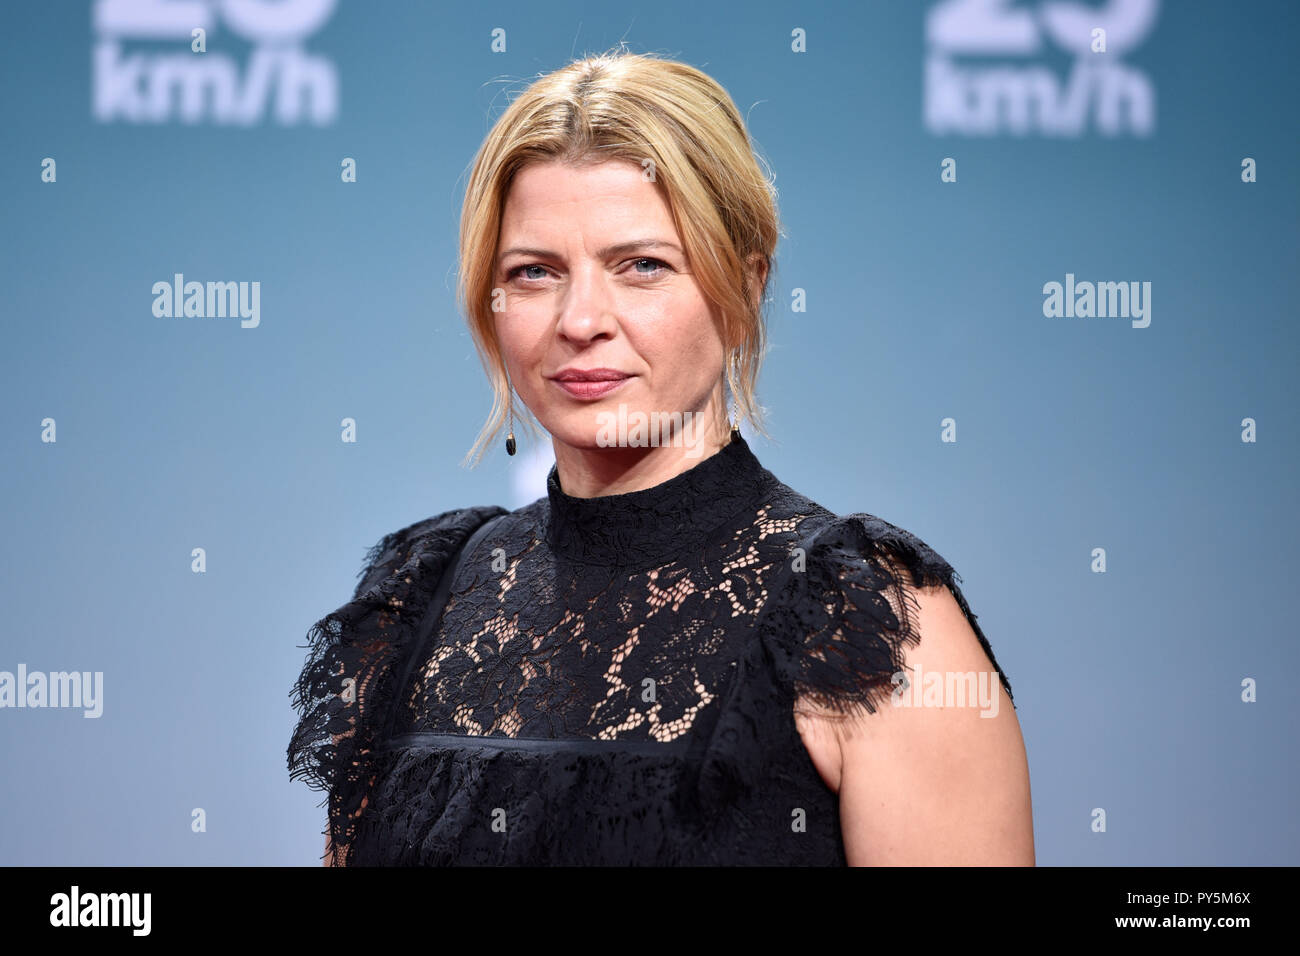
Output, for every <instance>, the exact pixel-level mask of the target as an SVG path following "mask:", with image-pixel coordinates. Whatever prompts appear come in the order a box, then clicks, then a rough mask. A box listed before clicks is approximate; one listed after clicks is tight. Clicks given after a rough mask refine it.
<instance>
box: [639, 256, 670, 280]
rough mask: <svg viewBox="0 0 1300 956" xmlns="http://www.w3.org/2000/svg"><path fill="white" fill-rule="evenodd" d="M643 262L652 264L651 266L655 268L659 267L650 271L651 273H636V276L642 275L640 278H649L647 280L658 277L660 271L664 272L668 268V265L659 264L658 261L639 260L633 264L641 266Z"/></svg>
mask: <svg viewBox="0 0 1300 956" xmlns="http://www.w3.org/2000/svg"><path fill="white" fill-rule="evenodd" d="M643 262H648V263H650V264H652V265H654V266H657V267H659V268H656V269H655V270H654V271H652V272H638V273H637V275H642V276H647V277H649V278H654V277H656V276H658V275H659V273H660V272H662V271H664V270H666V269H667V268H668V264H667V263H666V262H661V261H660V260H658V259H648V258H641V259H637V260H636V263H635V264H636V265H638V266H639V265H641V263H643Z"/></svg>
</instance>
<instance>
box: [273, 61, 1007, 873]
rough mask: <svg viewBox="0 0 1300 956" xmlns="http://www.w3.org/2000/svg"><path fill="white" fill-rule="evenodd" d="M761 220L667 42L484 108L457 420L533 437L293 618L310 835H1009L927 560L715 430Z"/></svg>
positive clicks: (884, 848)
mask: <svg viewBox="0 0 1300 956" xmlns="http://www.w3.org/2000/svg"><path fill="white" fill-rule="evenodd" d="M778 232H779V224H778V220H777V214H776V209H775V206H774V203H773V192H772V189H771V187H770V185H769V183H768V181H767V180H766V179H765V178H764V176H763V174H762V172H761V171H760V169H759V167H758V165H757V163H756V161H755V158H754V154H753V149H752V146H751V143H750V141H749V138H748V134H747V133H746V131H745V128H744V125H743V123H742V120H741V117H740V115H739V113H738V112H737V110H736V108H735V106H734V104H733V103H732V101H731V99H730V98H729V97H728V95H727V94H726V92H725V91H724V90H723V89H722V88H721V87H719V86H718V85H717V84H716V83H714V82H713V81H712V80H711V79H710V78H708V77H707V76H705V75H704V74H702V73H700V72H699V71H697V70H695V69H693V68H691V67H688V66H685V65H683V64H680V63H675V62H670V61H663V60H658V59H655V58H651V57H644V56H636V55H617V54H616V55H607V56H600V57H594V58H590V59H586V60H582V61H579V62H576V63H573V64H571V65H569V66H567V67H565V68H564V69H561V70H558V71H557V72H555V73H552V74H550V75H548V76H545V77H543V78H541V79H540V80H538V81H537V82H536V83H534V84H533V85H532V86H531V87H530V88H529V89H528V90H527V91H526V92H525V93H524V94H523V95H522V96H520V97H519V98H518V99H516V100H515V101H514V102H513V103H512V104H511V106H510V107H509V109H508V110H507V111H506V112H505V114H504V115H503V116H502V118H501V119H500V121H499V122H498V123H497V124H496V126H495V128H494V129H493V130H492V132H491V133H490V134H489V136H488V138H487V140H486V142H485V143H484V144H483V146H482V148H481V150H480V152H479V154H478V157H477V160H476V162H475V165H474V169H473V173H472V176H471V179H470V181H469V185H468V189H467V192H466V197H465V205H464V210H463V218H462V228H461V249H460V255H461V267H462V268H461V294H462V298H463V306H464V308H465V311H466V314H467V316H468V317H469V322H470V326H471V329H472V332H473V334H474V337H475V341H476V343H477V346H478V348H479V351H480V354H481V356H482V359H483V362H484V365H485V367H486V369H487V371H488V373H489V376H490V377H491V380H492V383H493V386H494V389H495V394H496V404H495V407H494V410H493V416H492V418H491V419H490V420H489V422H488V423H487V425H486V426H485V428H484V430H483V433H482V434H481V435H480V436H479V441H478V443H477V445H476V446H475V447H476V449H477V451H478V453H479V454H481V451H482V448H483V447H484V445H485V444H486V443H487V442H488V441H490V440H493V439H495V438H496V437H498V436H499V435H500V432H501V430H502V429H503V428H504V427H505V426H506V423H507V422H506V419H507V415H508V416H509V422H510V431H509V437H508V438H507V450H508V451H509V452H510V453H511V454H513V453H514V449H515V440H514V430H513V420H514V411H515V404H514V398H515V396H516V395H517V396H518V398H519V400H520V401H521V402H522V404H523V405H524V406H525V407H526V408H527V409H528V411H529V412H531V413H532V415H533V416H534V417H535V418H536V419H537V420H538V421H539V422H540V423H541V425H542V426H543V427H544V428H545V429H546V431H547V432H548V433H549V434H550V437H551V441H552V444H553V446H554V449H555V458H556V463H555V467H554V468H553V469H552V470H551V473H550V475H549V478H548V483H547V494H546V497H544V498H541V499H539V500H538V501H536V502H534V503H533V504H531V505H528V506H527V507H524V508H520V509H519V510H517V511H513V512H508V513H507V512H506V511H505V510H504V509H502V508H499V507H494V506H482V507H473V508H462V509H456V510H451V511H446V512H444V513H442V514H439V515H437V516H435V517H432V518H427V519H425V520H423V521H420V522H417V523H415V524H413V525H411V526H409V527H406V528H403V529H401V530H398V531H394V532H393V533H391V534H389V535H387V536H385V537H384V539H383V540H382V541H380V542H379V543H378V544H377V545H376V546H375V547H374V548H373V549H372V550H371V553H370V554H369V555H368V558H367V561H366V567H365V569H364V570H363V575H364V577H363V580H362V581H361V583H360V584H359V585H358V587H357V589H356V593H355V594H354V596H353V600H352V601H351V602H349V603H348V604H346V605H345V606H343V607H342V608H340V609H339V610H338V611H336V612H334V613H333V614H331V615H329V616H328V617H326V618H325V619H323V620H322V621H320V622H319V623H318V624H317V625H316V627H315V629H314V631H313V635H312V637H313V640H312V646H311V653H310V655H309V658H308V662H307V664H306V666H305V668H304V670H303V674H302V676H301V679H300V680H299V683H298V686H297V688H296V698H295V703H296V705H297V707H298V708H299V711H300V713H301V721H300V723H299V725H298V728H297V730H296V732H295V734H294V737H293V740H292V742H291V744H290V748H289V758H290V767H291V771H292V774H293V776H295V777H303V778H306V779H308V780H309V781H310V782H311V783H312V784H313V785H314V786H316V787H318V788H320V789H324V790H328V792H329V827H328V834H327V835H328V839H327V844H326V858H327V859H326V862H327V864H333V865H343V864H350V865H366V864H500V863H505V864H612V865H627V864H741V863H758V864H845V863H849V864H859V863H886V864H887V863H907V864H912V863H916V864H929V863H944V864H948V863H951V864H1032V862H1033V833H1032V824H1031V817H1030V793H1029V778H1028V770H1027V765H1026V759H1025V752H1024V745H1023V742H1022V740H1021V735H1020V729H1019V725H1018V722H1017V720H1016V715H1015V711H1014V709H1013V707H1012V706H1011V690H1010V685H1009V684H1008V683H1007V681H1006V678H1005V677H1004V676H1003V675H1002V672H1001V670H1000V668H998V666H997V663H996V661H995V660H994V657H993V653H992V650H991V649H990V647H989V644H988V641H987V640H986V639H985V637H984V634H983V633H982V632H981V630H980V628H979V625H978V624H977V623H976V618H975V615H974V614H973V613H971V611H970V609H969V607H968V606H967V604H966V601H965V599H964V598H963V596H962V594H961V591H960V590H959V588H958V586H957V584H956V583H955V581H956V580H957V578H956V575H955V573H954V571H953V569H952V568H951V567H950V566H949V565H948V564H947V563H946V562H945V561H944V560H943V559H942V558H941V557H940V556H939V555H938V554H936V553H935V552H934V551H932V550H931V549H930V548H929V547H927V546H926V545H925V544H924V543H923V542H921V541H920V540H918V539H917V538H915V537H914V536H912V535H911V534H909V533H908V532H906V531H903V530H902V529H900V528H898V527H895V526H894V525H891V524H889V523H888V522H885V521H882V520H881V519H879V518H876V517H873V516H871V515H868V514H853V515H849V516H847V517H840V516H837V515H835V514H833V513H831V512H829V511H827V510H826V509H825V508H823V507H821V506H820V505H818V504H816V503H815V502H814V501H812V500H810V499H808V498H806V497H804V496H803V495H800V494H799V493H797V492H795V491H794V490H793V489H791V488H789V487H788V486H786V485H785V484H783V483H781V482H780V481H779V480H777V479H776V478H775V477H774V476H773V475H772V473H771V472H769V471H767V470H766V469H765V468H763V467H762V465H760V464H759V462H758V460H757V459H756V457H755V456H754V454H753V452H752V451H751V450H750V448H749V446H748V444H747V443H746V442H745V440H744V439H743V438H742V437H741V435H740V432H739V428H738V419H739V418H745V419H747V420H748V421H750V422H751V424H752V425H754V426H755V427H756V428H758V427H760V422H759V420H758V411H759V409H758V406H757V404H756V402H755V398H754V384H755V380H756V377H757V373H758V369H759V364H760V361H761V358H762V355H763V347H764V326H763V317H762V302H763V296H764V291H765V289H766V286H767V282H768V278H769V269H770V266H771V262H772V257H773V253H774V250H775V246H776V242H777V237H778ZM724 385H725V386H726V391H725V392H724ZM727 393H729V394H730V395H731V398H732V401H733V402H734V404H735V408H736V418H737V421H736V422H735V423H729V418H730V417H731V416H730V415H729V413H728V409H727V397H726V396H727ZM494 519H495V520H494ZM440 588H441V591H440ZM439 615H441V616H439ZM422 626H423V632H422V630H421V627H422ZM921 674H924V675H926V677H925V680H924V685H925V686H924V688H922V686H921V682H920V681H918V683H917V685H916V686H915V687H913V686H912V685H911V683H910V681H909V678H908V676H907V675H912V676H914V677H918V676H919V675H921ZM936 674H938V675H945V676H946V677H947V678H948V679H947V681H946V686H945V684H944V683H939V684H935V683H933V682H932V680H931V678H933V677H934V675H936ZM954 676H955V677H957V678H958V680H954V679H953V678H954ZM963 678H973V679H972V680H971V681H970V682H969V683H968V684H966V685H963V684H962V683H961V679H963ZM962 686H966V687H967V688H968V689H969V690H970V691H971V696H970V698H969V699H967V700H965V701H955V700H954V699H953V696H952V694H953V691H954V689H958V690H960V689H961V688H962ZM977 687H982V688H984V690H985V691H986V694H985V695H984V696H983V697H982V698H979V701H981V702H982V703H979V702H977V700H976V699H975V695H974V689H975V688H977ZM921 690H924V694H921V693H919V691H921ZM936 690H937V692H936V693H932V692H933V691H936Z"/></svg>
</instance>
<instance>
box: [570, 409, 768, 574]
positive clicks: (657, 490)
mask: <svg viewBox="0 0 1300 956" xmlns="http://www.w3.org/2000/svg"><path fill="white" fill-rule="evenodd" d="M775 480H776V479H775V478H774V477H773V476H772V474H771V473H770V472H769V471H767V470H766V469H765V468H763V466H762V465H761V464H759V461H758V459H757V458H755V457H754V453H753V452H752V451H750V448H749V445H748V444H746V442H745V439H744V438H742V437H740V436H739V435H737V436H736V437H735V438H733V439H732V440H731V441H730V442H728V443H727V444H726V445H724V446H723V447H722V448H721V449H720V450H719V451H717V452H715V453H714V454H712V455H710V456H709V457H708V458H705V459H703V460H702V461H699V462H698V463H696V464H695V465H693V466H692V467H690V468H688V469H687V470H686V471H683V472H682V473H681V474H679V475H676V476H674V477H672V478H669V479H668V480H667V481H663V482H660V483H659V484H657V485H654V486H652V487H650V488H645V489H642V490H641V491H632V492H628V493H627V494H622V495H601V496H599V497H596V498H575V497H573V496H572V495H567V494H565V493H564V491H563V490H562V489H561V488H560V477H559V470H558V468H557V467H556V466H552V467H551V472H550V474H549V475H547V477H546V495H547V499H548V501H549V504H550V508H549V515H548V519H547V524H546V540H547V543H548V544H549V545H550V547H551V549H552V550H553V551H555V552H556V553H557V554H559V555H562V556H563V557H566V558H571V559H573V560H575V561H581V562H583V563H586V564H600V565H608V566H611V567H631V566H643V567H651V566H653V565H655V564H662V563H663V562H665V561H668V560H672V559H673V558H676V557H679V556H682V555H683V554H689V553H690V552H691V551H698V550H699V549H700V548H701V547H702V546H703V544H704V542H705V541H706V540H707V539H708V537H709V535H710V534H711V533H712V532H714V531H715V530H717V529H718V528H719V527H721V526H722V525H724V524H726V522H727V521H728V519H730V518H732V517H733V516H734V515H735V514H736V513H737V512H739V511H741V510H742V509H745V508H747V507H749V506H756V505H757V504H758V502H759V500H760V499H761V498H762V496H763V493H764V491H765V490H766V488H767V486H768V483H769V482H771V481H775Z"/></svg>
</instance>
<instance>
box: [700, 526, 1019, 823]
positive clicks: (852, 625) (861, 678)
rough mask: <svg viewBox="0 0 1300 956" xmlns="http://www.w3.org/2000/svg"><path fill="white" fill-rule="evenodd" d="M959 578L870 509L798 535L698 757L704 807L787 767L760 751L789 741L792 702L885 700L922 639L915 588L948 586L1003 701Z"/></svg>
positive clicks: (827, 708)
mask: <svg viewBox="0 0 1300 956" xmlns="http://www.w3.org/2000/svg"><path fill="white" fill-rule="evenodd" d="M959 581H960V576H959V575H958V574H957V572H956V571H954V570H953V568H952V567H951V565H949V564H948V562H947V561H945V560H944V559H943V558H942V557H940V556H939V555H938V554H937V553H935V551H934V550H933V549H931V548H930V547H929V546H928V545H926V544H925V543H924V542H923V541H921V540H920V539H919V538H917V537H916V536H915V535H913V534H911V533H910V532H907V531H905V530H903V529H902V528H899V527H896V526H895V525H892V524H890V523H889V522H887V521H884V520H882V519H880V518H877V517H875V516H874V515H869V514H852V515H847V516H844V517H838V518H835V519H833V520H831V521H830V522H829V523H828V524H826V525H824V526H823V527H822V528H821V529H820V530H818V531H817V532H816V533H814V534H812V535H810V536H806V537H805V538H803V539H802V541H801V543H800V545H799V550H797V551H793V552H792V554H791V558H790V559H789V562H788V563H787V564H786V566H785V568H784V569H783V571H782V573H781V575H780V577H779V578H778V579H776V581H775V582H774V584H773V587H772V590H771V592H770V593H769V596H768V599H767V602H768V603H767V606H766V607H765V609H764V611H763V614H762V616H761V617H760V618H759V620H758V622H757V623H756V625H755V628H756V632H757V633H756V640H755V641H754V642H753V644H752V645H751V649H750V651H749V652H748V653H747V654H746V655H745V657H744V658H743V659H742V660H741V661H740V662H739V669H738V672H737V680H736V682H735V684H734V685H733V687H732V689H731V692H730V694H729V697H728V699H727V700H726V702H725V704H724V707H723V712H722V715H721V717H720V719H719V723H718V726H717V728H716V730H715V732H714V734H713V737H712V740H711V741H710V743H709V746H708V748H707V750H706V753H705V756H704V759H703V761H702V764H701V771H700V781H699V794H700V797H701V799H702V802H703V805H704V806H705V807H706V809H707V808H712V809H713V811H714V812H720V811H721V810H722V809H724V808H725V807H726V806H727V805H728V804H729V803H730V802H731V801H732V800H734V798H735V797H736V795H737V794H738V793H740V792H741V791H743V790H745V789H748V788H752V787H755V786H759V785H761V781H762V780H763V779H764V775H769V776H770V775H771V774H773V773H776V774H780V773H783V772H787V771H785V770H783V769H782V768H780V767H774V766H773V765H772V764H771V761H770V760H769V759H768V753H769V752H770V750H771V748H772V747H774V746H778V745H779V744H780V742H781V741H791V742H793V741H794V740H795V739H796V737H797V730H796V729H795V727H794V717H793V708H794V705H795V703H796V701H798V702H799V703H800V704H801V706H802V705H803V704H804V703H805V702H807V703H810V704H812V705H813V706H814V707H816V708H817V709H818V710H819V711H821V712H822V713H823V714H826V715H830V716H835V715H844V714H847V713H849V712H851V711H854V710H856V709H858V708H865V709H866V710H867V711H868V712H869V713H875V712H876V710H877V709H878V708H879V706H880V705H881V703H882V702H885V701H887V700H888V698H889V696H890V694H891V693H893V691H894V689H895V687H896V685H895V683H894V680H893V675H894V674H895V673H897V672H899V671H902V670H904V665H905V661H904V655H905V652H906V649H907V648H908V647H909V646H911V645H916V644H919V643H920V642H921V640H922V639H923V635H921V634H920V633H919V629H918V627H917V613H918V605H917V600H916V596H915V593H914V592H915V589H917V588H923V587H930V586H934V585H943V586H945V587H947V588H948V589H949V590H951V591H952V594H953V596H954V597H955V598H956V600H957V604H958V605H959V606H960V608H961V610H962V612H963V614H965V616H966V619H967V621H968V622H969V623H970V625H971V628H972V630H973V631H974V632H975V635H976V637H977V638H978V639H979V642H980V645H981V646H982V647H983V649H984V652H985V653H986V654H987V655H988V657H989V661H990V662H991V663H992V664H993V667H994V668H995V669H996V670H997V673H998V675H999V678H1000V680H1001V683H1002V686H1003V688H1004V689H1005V690H1006V692H1007V696H1008V698H1010V697H1011V684H1010V682H1009V681H1008V679H1007V677H1006V675H1005V674H1004V673H1003V671H1002V668H1001V667H1000V666H999V665H998V663H997V659H996V658H995V657H994V655H993V649H992V648H991V647H990V645H989V642H988V639H987V638H986V637H985V635H984V632H983V630H982V629H981V628H980V626H979V623H978V621H977V620H976V616H975V614H974V613H973V612H972V611H971V609H970V607H969V605H968V604H967V603H966V598H965V597H964V596H963V594H962V592H961V588H960V586H959ZM1013 706H1014V701H1013Z"/></svg>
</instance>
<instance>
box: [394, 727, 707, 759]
mask: <svg viewBox="0 0 1300 956" xmlns="http://www.w3.org/2000/svg"><path fill="white" fill-rule="evenodd" d="M690 743H691V741H690V738H689V736H686V735H683V736H681V737H678V738H677V739H676V740H670V741H666V742H659V741H655V740H591V739H588V738H578V737H572V738H569V737H558V738H550V737H494V736H482V735H478V734H437V733H432V732H427V731H423V732H416V733H409V734H399V735H397V736H396V737H391V738H389V739H388V740H387V741H385V742H384V743H383V744H381V745H380V746H378V747H377V748H376V749H377V750H381V751H384V750H405V749H408V748H413V747H431V748H444V749H449V750H524V751H530V752H533V753H546V752H554V753H595V754H608V753H636V754H647V755H663V756H668V755H680V754H684V753H686V751H687V750H688V748H689V747H690Z"/></svg>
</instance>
